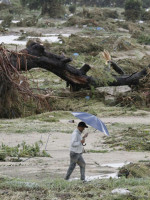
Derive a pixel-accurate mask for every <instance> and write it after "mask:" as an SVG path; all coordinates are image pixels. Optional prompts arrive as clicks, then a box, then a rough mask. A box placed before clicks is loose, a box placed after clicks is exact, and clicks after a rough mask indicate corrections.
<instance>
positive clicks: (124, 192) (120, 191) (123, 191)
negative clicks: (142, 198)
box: [111, 188, 130, 195]
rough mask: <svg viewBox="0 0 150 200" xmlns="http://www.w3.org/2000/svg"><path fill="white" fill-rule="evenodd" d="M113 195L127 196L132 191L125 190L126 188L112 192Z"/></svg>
mask: <svg viewBox="0 0 150 200" xmlns="http://www.w3.org/2000/svg"><path fill="white" fill-rule="evenodd" d="M111 193H112V194H115V193H117V194H123V195H126V194H130V191H129V190H128V189H125V188H116V189H114V190H112V191H111Z"/></svg>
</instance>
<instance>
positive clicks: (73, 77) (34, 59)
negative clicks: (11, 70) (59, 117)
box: [11, 42, 150, 91]
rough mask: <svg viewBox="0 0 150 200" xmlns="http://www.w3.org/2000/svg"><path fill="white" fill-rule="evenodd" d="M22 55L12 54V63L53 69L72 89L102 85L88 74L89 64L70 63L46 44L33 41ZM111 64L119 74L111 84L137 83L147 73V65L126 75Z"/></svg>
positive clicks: (19, 66) (24, 68)
mask: <svg viewBox="0 0 150 200" xmlns="http://www.w3.org/2000/svg"><path fill="white" fill-rule="evenodd" d="M19 55H20V56H19V57H18V55H17V56H16V54H12V55H11V63H12V65H13V66H14V67H15V68H17V69H18V70H30V69H32V68H37V67H40V68H43V69H46V70H48V71H51V72H52V73H54V74H55V75H57V76H59V77H60V78H61V79H63V80H65V81H66V83H67V86H69V85H70V87H71V90H72V91H78V90H80V89H81V88H86V89H88V88H90V87H91V86H94V87H100V86H104V85H100V84H99V81H98V80H97V79H96V78H94V77H92V76H87V75H86V74H87V72H88V71H89V70H90V69H91V67H90V66H89V65H88V64H85V65H83V66H82V67H81V69H77V68H76V67H74V66H72V65H70V64H69V63H70V62H71V59H70V58H66V57H65V56H59V55H55V54H53V53H51V52H47V51H46V50H45V49H44V46H43V45H41V44H39V43H35V42H31V43H30V44H29V45H28V46H27V48H26V49H23V50H22V51H20V54H19ZM18 60H19V62H18ZM109 62H110V66H111V67H112V68H113V69H114V70H115V71H116V72H117V73H118V74H119V75H117V76H116V75H114V76H113V77H114V79H115V80H114V81H113V82H108V85H109V86H121V85H129V86H131V85H137V84H138V83H139V80H140V79H141V78H142V77H144V76H145V75H146V74H147V68H148V67H150V65H149V66H148V67H145V68H144V69H143V70H142V71H140V72H135V73H133V74H130V75H125V74H124V72H123V70H122V69H121V68H120V67H119V66H118V65H117V64H116V63H114V62H113V61H111V60H110V61H109Z"/></svg>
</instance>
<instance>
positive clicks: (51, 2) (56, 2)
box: [20, 0, 65, 17]
mask: <svg viewBox="0 0 150 200" xmlns="http://www.w3.org/2000/svg"><path fill="white" fill-rule="evenodd" d="M20 2H21V4H22V6H27V7H28V8H29V9H31V10H36V9H41V14H42V15H45V14H48V15H49V16H50V17H59V16H61V15H62V14H64V9H63V7H62V5H63V4H64V2H65V1H64V0H20Z"/></svg>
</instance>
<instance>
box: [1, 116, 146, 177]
mask: <svg viewBox="0 0 150 200" xmlns="http://www.w3.org/2000/svg"><path fill="white" fill-rule="evenodd" d="M101 119H102V120H103V122H104V123H105V124H106V125H109V127H111V126H113V124H114V123H118V124H120V123H121V124H122V126H127V125H128V126H132V124H134V125H135V126H136V123H137V124H138V125H140V124H141V125H144V124H145V125H148V124H149V122H150V113H148V115H147V116H145V117H143V116H138V117H137V116H129V117H127V116H126V117H122V116H121V117H111V116H110V117H104V118H101ZM7 122H8V126H11V123H15V124H16V129H19V124H18V123H20V124H21V123H24V122H21V119H18V120H15V121H14V120H10V121H7ZM9 122H10V124H9ZM32 123H35V125H36V123H37V124H38V120H36V121H33V122H28V123H26V124H25V125H24V124H22V125H23V127H24V129H25V126H32ZM77 123H78V120H75V123H70V122H69V121H68V120H67V119H66V120H65V119H63V120H60V121H59V122H58V123H53V126H54V127H55V126H56V128H57V132H55V131H49V132H46V131H45V132H44V133H39V132H36V130H35V131H33V132H32V133H30V132H29V133H13V132H14V130H13V127H12V133H7V131H6V133H3V131H0V135H1V142H2V143H4V144H7V145H8V146H16V145H17V144H20V143H22V142H23V141H25V142H26V143H27V144H34V143H35V142H37V141H39V140H42V141H43V145H41V150H43V149H44V150H46V151H47V152H48V153H49V154H50V155H51V158H43V157H34V158H22V161H21V162H10V161H9V159H8V158H7V161H5V162H0V174H1V175H6V176H9V177H17V178H23V179H27V180H44V179H46V178H48V177H49V179H51V178H63V177H64V176H65V173H66V171H67V168H68V165H69V145H70V133H65V131H62V130H61V127H64V126H65V127H66V129H67V127H68V129H69V130H70V132H71V131H72V130H73V129H74V128H75V127H76V125H77ZM17 124H18V125H17ZM44 125H45V126H46V125H47V126H49V127H50V128H51V126H52V124H51V123H46V122H44V123H43V126H44ZM24 131H25V130H24ZM87 131H88V132H89V136H88V138H87V140H86V146H85V153H84V154H83V156H84V158H85V161H86V176H87V178H92V177H93V178H94V176H102V177H103V178H106V177H109V176H112V177H113V176H116V175H115V173H117V172H118V167H120V166H122V165H123V164H128V163H129V162H131V163H136V162H138V161H140V160H150V152H135V151H131V152H128V151H118V150H117V149H116V150H113V149H110V148H109V147H108V145H106V144H103V141H104V140H105V137H107V136H104V134H103V133H101V132H99V131H96V132H95V131H94V130H93V128H89V129H88V130H87ZM85 132H86V131H85ZM112 135H113V136H114V134H113V132H112V131H111V130H110V137H111V136H112ZM116 137H118V136H116ZM90 150H92V151H94V150H95V151H96V150H99V152H98V151H97V152H95V153H94V152H90ZM100 150H101V151H103V150H106V153H103V152H100ZM109 164H115V165H114V166H107V165H109ZM103 165H106V166H103ZM79 177H80V172H79V167H76V169H75V171H74V172H73V174H72V177H71V178H79ZM99 178H100V177H99Z"/></svg>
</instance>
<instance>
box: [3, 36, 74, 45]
mask: <svg viewBox="0 0 150 200" xmlns="http://www.w3.org/2000/svg"><path fill="white" fill-rule="evenodd" d="M62 36H64V37H69V36H70V34H62ZM18 37H19V36H15V35H5V36H0V44H1V43H2V42H3V43H5V44H15V45H24V46H25V45H26V42H27V40H28V39H33V38H39V39H40V40H41V41H42V42H44V41H48V42H51V43H52V42H61V41H60V39H59V38H58V37H59V35H58V34H45V37H27V39H26V40H22V41H21V40H17V39H18Z"/></svg>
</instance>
